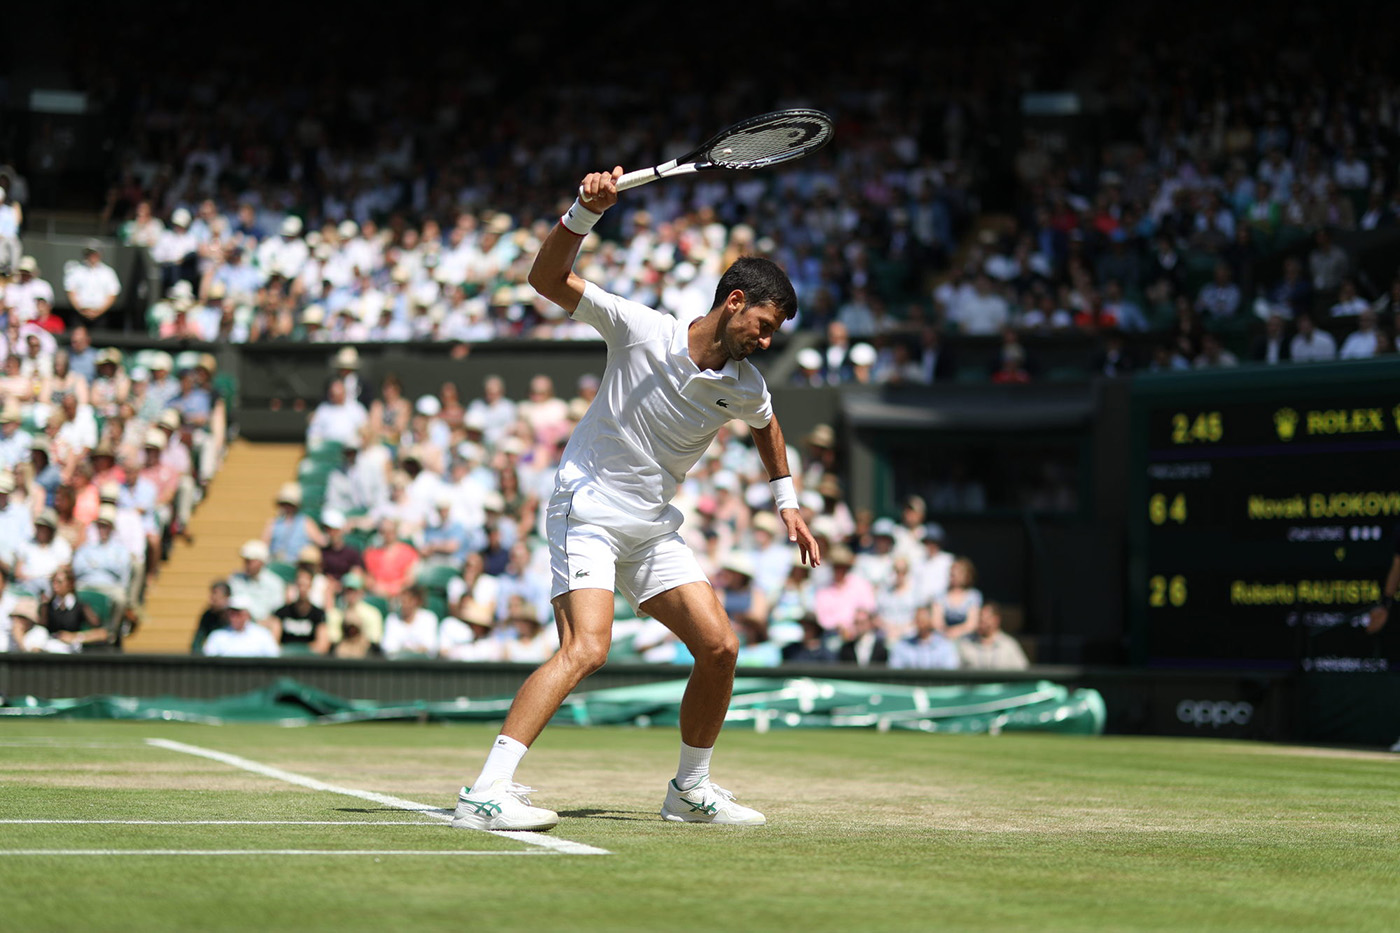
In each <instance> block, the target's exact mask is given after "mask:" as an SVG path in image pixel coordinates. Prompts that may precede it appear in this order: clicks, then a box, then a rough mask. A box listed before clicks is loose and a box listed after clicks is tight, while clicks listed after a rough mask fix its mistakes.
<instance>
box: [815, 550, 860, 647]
mask: <svg viewBox="0 0 1400 933" xmlns="http://www.w3.org/2000/svg"><path fill="white" fill-rule="evenodd" d="M828 560H829V561H830V563H831V575H832V580H831V583H829V584H827V585H826V586H824V587H821V588H820V589H818V590H817V594H816V597H815V599H814V601H813V611H814V612H815V613H816V616H817V624H818V625H820V626H821V627H822V628H824V629H826V630H827V631H832V630H836V631H839V632H840V633H841V635H842V637H844V638H851V637H852V636H853V635H854V633H855V624H856V612H857V611H858V610H861V609H864V610H866V611H868V612H874V611H875V589H874V587H872V586H871V585H870V583H869V582H868V581H866V580H865V578H864V577H860V576H857V575H856V574H854V573H851V565H853V564H854V563H855V562H856V558H855V555H854V554H853V553H851V549H850V548H848V547H846V546H845V545H844V544H838V545H836V546H835V547H833V548H832V549H831V555H830V557H829V558H828Z"/></svg>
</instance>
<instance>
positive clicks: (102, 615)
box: [78, 589, 117, 631]
mask: <svg viewBox="0 0 1400 933" xmlns="http://www.w3.org/2000/svg"><path fill="white" fill-rule="evenodd" d="M78 600H79V601H80V602H82V603H83V604H84V605H86V606H90V607H91V608H92V611H93V614H94V615H96V616H97V621H98V624H100V625H101V626H102V627H103V628H105V629H108V630H109V631H110V630H111V628H112V626H113V624H114V623H115V621H116V612H117V604H116V602H115V601H113V599H112V597H110V596H108V595H107V594H106V593H104V592H102V591H101V590H89V589H79V590H78Z"/></svg>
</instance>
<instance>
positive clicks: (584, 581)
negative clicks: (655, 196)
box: [453, 168, 821, 830]
mask: <svg viewBox="0 0 1400 933" xmlns="http://www.w3.org/2000/svg"><path fill="white" fill-rule="evenodd" d="M621 175H622V169H621V168H615V169H613V171H612V172H610V173H609V172H599V173H594V174H591V175H588V176H587V177H586V178H584V180H583V185H582V187H581V188H580V195H579V200H577V201H575V202H574V205H573V206H572V207H571V208H570V209H569V211H568V212H567V213H566V214H565V215H564V216H563V218H561V220H560V222H559V224H558V225H557V226H555V228H554V229H553V230H552V231H551V232H550V234H549V236H548V237H546V239H545V241H544V243H543V245H542V246H541V247H540V251H539V254H538V255H537V256H536V258H535V264H534V267H533V268H532V269H531V271H530V284H531V285H532V286H533V287H534V288H535V289H536V290H537V291H538V292H539V293H540V294H541V295H542V296H544V297H545V298H546V299H548V300H550V301H553V302H554V303H555V304H557V305H559V306H560V307H562V308H564V309H565V310H566V311H567V312H568V313H569V314H570V315H571V316H572V317H573V318H575V319H576V320H580V321H583V322H585V323H587V324H590V325H592V326H593V327H594V328H596V329H597V330H598V332H599V333H600V334H602V336H603V339H604V340H606V341H607V345H608V362H607V368H606V369H605V370H604V373H603V379H602V384H601V386H600V389H599V392H598V396H597V398H596V399H594V401H593V404H592V405H590V406H589V409H588V413H587V414H586V415H585V416H584V418H583V420H582V421H580V422H579V424H578V426H577V427H576V428H575V429H574V432H573V435H572V437H571V438H570V440H569V443H568V446H567V447H566V448H565V450H564V454H563V458H562V460H561V462H560V465H559V472H558V478H557V479H556V482H555V487H554V495H553V497H552V498H551V499H550V503H549V509H548V516H547V522H546V530H547V533H548V537H549V546H550V558H551V567H552V571H553V587H552V591H551V596H552V601H553V605H554V615H555V620H556V624H557V625H558V628H559V650H558V651H557V652H556V653H555V654H554V656H553V657H551V658H550V659H549V660H548V661H546V662H544V664H542V665H541V666H540V667H539V669H538V670H536V671H535V672H534V673H533V674H532V675H530V678H529V680H527V681H526V682H525V684H524V685H523V686H522V687H521V688H520V691H519V693H517V694H516V696H515V702H514V703H513V704H512V705H511V709H510V713H509V715H508V716H507V717H506V722H505V725H504V726H503V727H502V729H501V734H500V735H499V736H497V737H496V740H495V742H494V743H493V745H492V747H491V751H490V753H489V755H488V756H487V759H486V764H485V766H484V767H483V768H482V771H481V774H480V776H478V777H477V779H476V780H475V781H473V782H472V783H471V785H470V787H463V788H462V791H461V793H460V795H459V796H458V798H457V810H456V814H455V816H454V819H453V825H454V826H457V827H462V828H470V829H489V830H502V829H505V830H541V829H549V828H550V827H552V826H554V825H555V824H557V823H558V822H559V817H558V814H556V813H554V812H553V811H552V810H546V809H543V808H541V807H535V806H532V805H531V804H530V801H529V797H528V796H527V795H528V794H529V793H531V790H530V788H528V787H524V786H522V785H520V784H518V783H516V781H515V770H516V767H517V766H518V765H519V763H520V760H521V758H522V757H523V756H524V754H525V752H526V750H527V749H528V748H529V746H530V744H531V743H533V742H534V741H535V739H536V738H537V737H538V736H539V734H540V732H541V731H542V730H543V729H544V727H545V724H546V723H548V722H549V720H550V718H551V717H552V716H553V715H554V714H555V712H556V711H557V710H558V709H559V706H560V704H562V703H563V701H564V698H565V697H567V696H568V695H569V692H570V691H572V690H573V689H574V687H576V686H577V685H578V684H579V682H580V681H582V680H583V679H584V678H585V677H586V676H588V675H589V674H590V673H592V672H593V671H596V670H597V669H598V668H600V667H602V666H603V663H604V662H605V661H606V660H607V656H608V646H609V643H610V641H611V638H612V624H613V589H614V587H616V588H617V589H618V590H620V591H621V592H622V594H623V595H624V596H626V597H627V599H628V600H629V601H630V602H631V603H632V604H633V605H634V606H635V607H637V608H638V609H639V610H640V611H642V612H645V613H647V614H648V615H650V616H652V617H654V618H655V619H657V620H658V621H660V622H661V623H662V624H664V625H665V626H666V627H667V628H669V629H671V631H673V632H675V633H676V636H677V637H678V638H679V639H680V640H681V641H682V642H684V643H685V646H686V647H687V648H689V649H690V652H691V654H692V655H694V657H695V665H694V667H693V669H692V670H691V675H690V681H689V684H688V685H687V687H686V691H685V696H684V698H683V699H682V701H681V712H680V732H681V756H680V766H679V768H678V769H677V772H676V777H675V779H674V780H672V781H671V782H670V783H669V784H668V785H667V789H666V800H665V803H664V804H663V805H662V808H661V816H662V817H663V818H664V819H666V820H671V821H675V822H686V823H716V824H738V825H750V826H757V825H762V824H763V823H764V822H765V821H764V817H763V814H761V813H759V812H758V811H756V810H753V809H750V808H749V807H745V806H743V805H741V804H739V803H738V802H736V801H735V799H734V795H733V794H731V793H730V792H728V791H726V790H725V789H724V788H722V787H720V786H718V785H717V784H715V783H714V782H713V781H711V780H710V774H709V771H710V754H711V752H712V751H713V750H714V744H715V740H716V739H717V738H718V737H719V732H720V728H721V727H722V726H723V725H724V717H725V713H726V712H727V711H728V709H729V698H730V693H731V691H732V689H733V686H734V665H735V658H736V656H737V653H738V641H737V639H736V637H735V635H734V632H733V630H732V629H731V627H730V624H729V619H728V617H727V615H726V614H725V612H724V609H723V607H722V606H721V605H720V603H719V600H718V598H717V597H716V596H715V592H714V590H713V589H712V588H711V586H710V584H709V582H708V580H707V578H706V576H705V573H704V572H703V571H702V570H701V569H700V565H699V563H698V562H697V561H696V559H695V555H694V554H693V553H692V552H691V551H690V549H689V548H688V547H687V546H686V545H685V543H684V542H683V541H682V540H681V537H680V535H679V534H678V533H677V532H678V529H679V528H680V525H681V513H680V511H679V510H678V509H676V508H675V507H674V506H673V505H671V504H670V503H671V499H672V497H673V496H674V495H675V493H676V487H677V485H678V484H679V483H680V482H681V481H682V480H683V479H684V478H685V475H686V473H687V472H688V471H689V470H690V468H691V467H692V466H694V465H695V463H696V462H697V461H698V460H699V459H700V456H701V455H702V454H703V453H704V452H705V450H706V449H708V448H709V446H710V443H711V441H713V439H714V437H715V434H716V433H717V432H718V431H719V429H720V427H721V426H722V425H724V424H725V423H726V422H728V421H729V420H730V419H733V418H740V419H742V420H743V421H744V422H746V423H747V424H748V425H749V426H750V427H751V428H752V429H753V430H752V436H753V438H754V443H755V446H756V448H757V450H758V453H759V456H760V458H761V459H762V461H763V465H764V467H765V468H766V469H767V471H768V475H769V476H770V477H771V478H772V479H771V485H772V487H773V494H774V498H775V500H776V503H777V507H778V509H779V514H780V515H781V517H782V520H783V522H784V524H785V525H786V526H787V534H788V540H789V541H791V542H793V543H795V544H796V545H797V546H798V548H799V550H800V551H801V554H802V559H803V560H804V561H806V562H807V563H810V564H811V565H813V566H816V565H817V564H818V563H820V560H821V555H820V552H819V550H818V547H817V542H816V540H815V539H814V538H813V537H812V533H811V532H810V531H809V530H808V529H807V526H806V524H805V523H804V522H803V521H802V517H801V514H800V512H799V511H798V506H797V496H796V493H795V491H794V489H793V483H792V478H791V476H790V475H789V473H788V466H787V449H786V447H785V445H784V443H783V433H782V430H781V429H780V428H779V427H778V420H777V418H775V417H774V416H773V408H772V400H771V398H770V396H769V394H768V388H767V385H766V384H765V383H764V380H763V376H762V374H760V373H759V372H758V370H757V369H755V368H754V366H753V364H751V363H749V362H748V361H747V357H748V356H749V354H750V353H752V352H753V351H755V350H761V349H767V347H768V346H769V344H770V343H771V342H772V339H773V334H774V333H776V332H777V330H778V329H779V328H780V327H781V326H782V324H783V322H784V321H785V320H789V319H791V318H792V317H793V315H794V314H796V312H797V296H796V294H795V292H794V291H793V288H792V283H791V282H789V281H788V277H787V275H786V274H784V273H783V271H782V270H781V269H779V268H778V267H777V266H776V265H774V264H773V263H772V262H769V261H768V260H766V259H758V258H753V257H746V258H743V259H740V260H738V261H737V262H735V263H734V265H733V266H731V267H730V268H729V269H728V271H726V272H725V274H724V276H723V277H722V278H721V279H720V283H719V287H718V289H717V290H716V292H715V301H714V306H713V308H712V309H711V310H710V311H709V313H707V314H704V315H700V316H698V317H693V318H691V319H689V320H677V319H675V318H672V317H670V316H669V315H666V314H662V313H660V312H658V311H655V310H653V309H651V308H648V307H646V306H645V305H641V304H638V303H636V302H632V301H628V300H626V299H623V298H620V297H618V296H617V295H612V294H609V293H608V292H605V291H603V290H602V289H601V288H599V287H598V286H596V285H593V284H591V283H589V282H585V281H584V280H583V279H582V278H580V277H579V276H577V275H575V274H574V272H573V265H574V260H575V259H576V258H577V256H578V250H579V245H580V244H581V243H582V241H583V237H584V236H585V235H586V234H587V233H588V232H589V230H591V229H592V227H593V225H594V224H595V223H596V222H597V221H598V219H599V218H600V217H601V216H602V212H603V211H605V210H607V209H608V208H609V207H611V206H613V205H614V204H616V203H617V186H616V184H617V179H618V178H619V177H620V176H621Z"/></svg>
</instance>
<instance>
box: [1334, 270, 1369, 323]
mask: <svg viewBox="0 0 1400 933" xmlns="http://www.w3.org/2000/svg"><path fill="white" fill-rule="evenodd" d="M1369 307H1371V303H1370V302H1369V301H1367V300H1366V299H1365V298H1362V297H1361V296H1360V295H1358V294H1357V293H1356V282H1355V280H1353V279H1349V278H1347V279H1342V284H1341V286H1340V288H1339V289H1338V291H1337V301H1336V303H1335V304H1333V305H1332V309H1331V315H1332V317H1334V318H1339V317H1356V316H1357V315H1359V314H1361V312H1363V311H1365V310H1366V309H1367V308H1369Z"/></svg>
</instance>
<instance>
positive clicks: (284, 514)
mask: <svg viewBox="0 0 1400 933" xmlns="http://www.w3.org/2000/svg"><path fill="white" fill-rule="evenodd" d="M263 543H264V544H266V545H267V552H268V559H269V560H272V561H274V562H276V563H279V564H294V563H296V562H297V556H298V555H299V554H301V550H302V548H304V547H306V546H307V545H308V544H314V545H316V546H317V547H320V546H322V545H324V544H325V543H326V539H325V537H324V536H323V535H322V534H321V529H320V528H319V527H317V525H316V521H315V520H314V519H313V518H312V517H311V516H310V515H306V514H303V513H302V511H301V486H300V485H299V484H297V483H283V484H282V488H281V489H280V490H279V491H278V493H277V515H276V516H274V517H273V518H270V519H268V522H267V525H266V526H265V527H264V528H263Z"/></svg>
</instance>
